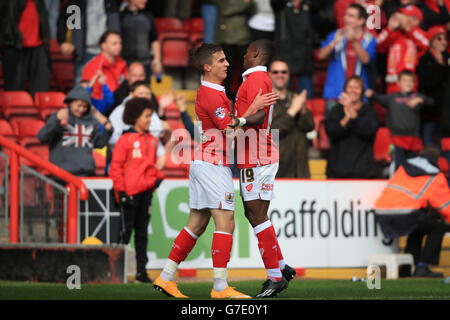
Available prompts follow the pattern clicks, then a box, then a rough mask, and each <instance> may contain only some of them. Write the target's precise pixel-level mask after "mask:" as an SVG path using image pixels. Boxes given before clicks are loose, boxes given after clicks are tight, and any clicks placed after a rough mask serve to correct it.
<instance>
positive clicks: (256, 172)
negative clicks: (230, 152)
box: [239, 162, 278, 202]
mask: <svg viewBox="0 0 450 320" xmlns="http://www.w3.org/2000/svg"><path fill="white" fill-rule="evenodd" d="M277 171H278V162H277V163H272V164H268V165H265V166H258V167H256V168H244V169H241V170H240V174H239V176H240V179H239V181H240V182H239V184H240V186H241V197H242V200H243V201H244V202H246V201H252V200H258V199H260V200H269V201H270V200H273V199H274V198H275V194H274V192H273V188H274V182H275V176H276V174H277Z"/></svg>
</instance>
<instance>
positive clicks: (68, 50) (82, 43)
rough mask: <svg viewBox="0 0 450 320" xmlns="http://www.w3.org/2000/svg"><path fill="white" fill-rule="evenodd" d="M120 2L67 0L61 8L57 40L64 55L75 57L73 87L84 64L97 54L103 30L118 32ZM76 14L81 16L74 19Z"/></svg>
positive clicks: (116, 0) (79, 76)
mask: <svg viewBox="0 0 450 320" xmlns="http://www.w3.org/2000/svg"><path fill="white" fill-rule="evenodd" d="M121 2H122V1H120V0H69V1H66V4H65V5H64V6H63V7H62V8H61V11H60V12H59V17H58V28H57V40H58V43H59V44H60V46H61V51H62V53H63V54H64V55H71V54H74V58H75V65H74V86H75V85H77V84H78V82H79V81H80V80H81V72H82V70H83V67H84V65H85V64H86V63H88V62H89V60H91V59H92V58H93V57H95V56H96V55H98V54H99V53H100V51H101V50H100V45H99V40H100V37H101V35H102V34H103V33H104V32H105V31H106V30H113V31H116V32H120V22H119V5H120V3H121ZM74 8H78V10H79V11H77V10H75V11H73V10H74ZM78 12H79V13H80V15H81V16H80V17H77V16H76V14H77V13H78ZM71 24H72V26H71ZM69 27H70V28H69Z"/></svg>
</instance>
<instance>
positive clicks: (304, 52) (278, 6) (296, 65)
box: [271, 0, 317, 99]
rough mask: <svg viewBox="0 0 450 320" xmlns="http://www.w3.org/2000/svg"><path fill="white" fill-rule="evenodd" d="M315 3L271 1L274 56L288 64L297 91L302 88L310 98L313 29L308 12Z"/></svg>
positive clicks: (294, 0)
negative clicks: (273, 23)
mask: <svg viewBox="0 0 450 320" xmlns="http://www.w3.org/2000/svg"><path fill="white" fill-rule="evenodd" d="M313 2H314V5H317V1H310V0H301V1H300V0H271V5H272V8H273V11H274V13H275V47H276V54H277V56H279V57H280V58H282V59H283V60H286V62H287V63H288V66H289V69H290V70H291V73H292V75H293V76H295V77H297V92H301V91H302V90H303V89H306V91H307V92H308V99H310V98H312V97H313V94H314V92H313V81H312V75H313V72H314V63H313V62H314V36H315V34H314V29H313V26H312V18H311V14H312V13H311V11H312V10H313Z"/></svg>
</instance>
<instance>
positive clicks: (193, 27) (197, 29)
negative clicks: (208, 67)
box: [185, 18, 203, 50]
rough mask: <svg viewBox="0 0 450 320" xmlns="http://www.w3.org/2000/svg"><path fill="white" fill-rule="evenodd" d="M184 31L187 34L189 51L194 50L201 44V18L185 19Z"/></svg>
mask: <svg viewBox="0 0 450 320" xmlns="http://www.w3.org/2000/svg"><path fill="white" fill-rule="evenodd" d="M185 29H186V30H187V31H188V33H189V41H190V42H191V50H195V49H196V48H198V47H199V46H200V45H201V44H202V42H203V19H202V18H190V19H187V20H186V22H185Z"/></svg>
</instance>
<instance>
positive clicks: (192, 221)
mask: <svg viewBox="0 0 450 320" xmlns="http://www.w3.org/2000/svg"><path fill="white" fill-rule="evenodd" d="M210 218H211V213H210V212H209V210H208V209H205V210H196V209H191V211H190V214H189V220H188V223H187V225H186V228H188V229H189V230H190V231H191V232H192V233H194V234H195V235H196V236H197V237H200V236H201V235H202V234H203V232H205V230H206V227H207V226H208V223H209V220H210Z"/></svg>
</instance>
